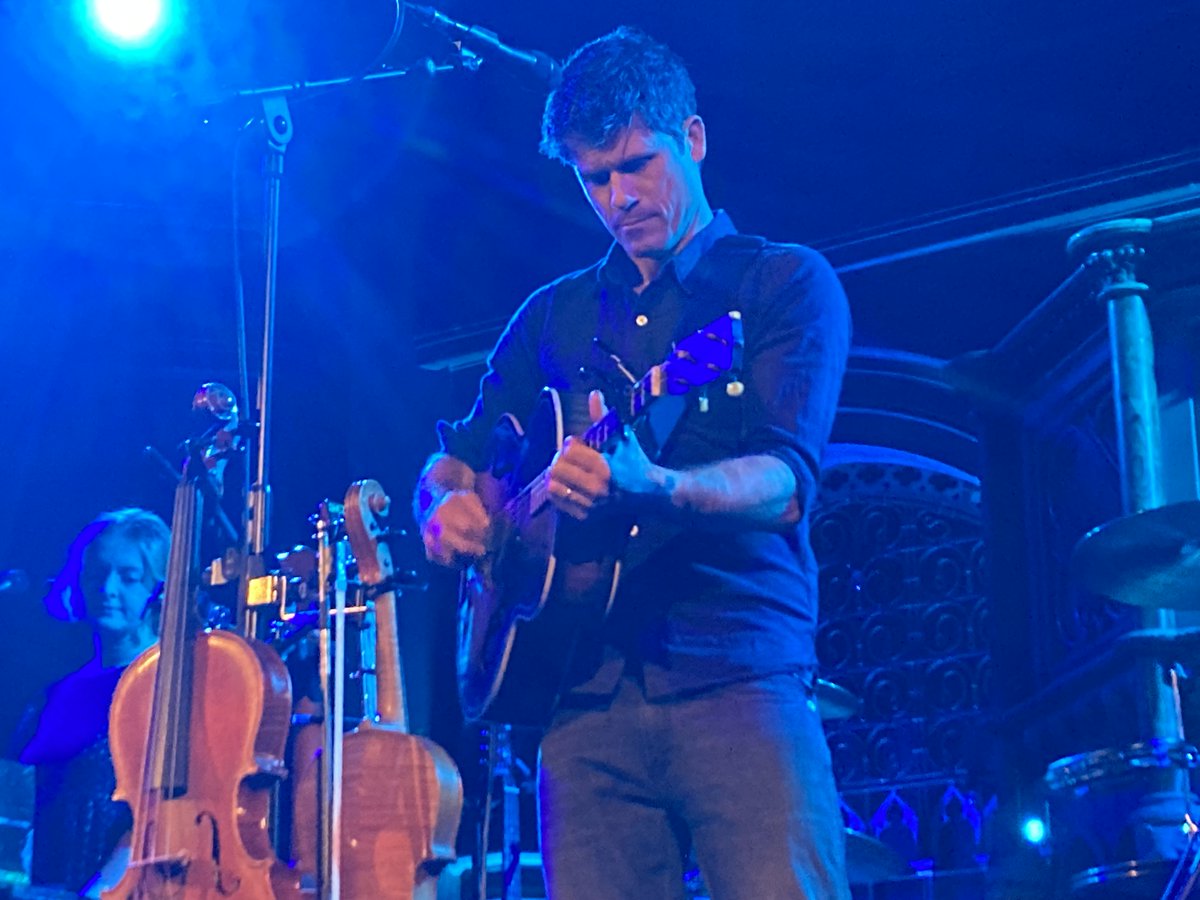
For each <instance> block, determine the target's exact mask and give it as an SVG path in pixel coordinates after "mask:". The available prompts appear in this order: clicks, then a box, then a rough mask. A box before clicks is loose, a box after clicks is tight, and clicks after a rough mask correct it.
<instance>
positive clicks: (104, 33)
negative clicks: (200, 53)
mask: <svg viewBox="0 0 1200 900" xmlns="http://www.w3.org/2000/svg"><path fill="white" fill-rule="evenodd" d="M168 3H169V0H86V5H85V20H86V24H87V25H88V26H89V27H90V28H91V29H92V30H93V31H94V32H95V36H96V37H97V38H98V39H99V40H102V41H105V42H107V43H109V44H111V45H112V46H113V47H114V49H119V50H131V51H133V50H150V49H153V48H154V47H155V46H156V45H157V44H158V43H159V42H160V41H161V40H162V39H163V37H164V36H165V35H166V32H167V29H168V27H169V25H170V11H169V9H168Z"/></svg>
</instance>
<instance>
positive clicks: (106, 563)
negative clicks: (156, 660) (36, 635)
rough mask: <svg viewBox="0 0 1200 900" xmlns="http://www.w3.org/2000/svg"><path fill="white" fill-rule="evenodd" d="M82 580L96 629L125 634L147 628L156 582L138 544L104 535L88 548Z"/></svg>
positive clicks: (89, 614)
mask: <svg viewBox="0 0 1200 900" xmlns="http://www.w3.org/2000/svg"><path fill="white" fill-rule="evenodd" d="M80 581H81V584H82V587H83V592H84V596H85V597H86V598H87V609H88V618H89V619H91V621H92V624H93V626H94V627H95V628H97V629H99V630H100V631H103V632H108V633H110V634H123V633H136V632H137V631H138V629H139V628H142V627H144V626H143V624H142V619H143V615H144V614H145V612H146V605H147V603H148V602H149V600H150V597H151V595H152V594H153V592H154V589H155V587H156V585H157V582H156V580H155V578H154V576H153V575H152V574H151V573H149V572H148V571H147V570H146V562H145V559H144V558H143V556H142V550H141V547H140V546H139V545H138V544H137V543H135V542H133V541H130V540H126V539H125V538H121V537H111V538H105V537H104V536H101V537H100V538H98V539H97V541H96V543H95V544H93V545H92V546H91V547H89V548H88V551H87V555H86V556H85V557H84V566H83V573H82V578H81V579H80ZM147 621H149V619H148V618H147Z"/></svg>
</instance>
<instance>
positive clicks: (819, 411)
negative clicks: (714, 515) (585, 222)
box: [439, 212, 850, 698]
mask: <svg viewBox="0 0 1200 900" xmlns="http://www.w3.org/2000/svg"><path fill="white" fill-rule="evenodd" d="M640 283H641V276H640V274H639V273H638V270H637V268H636V266H635V265H634V264H633V262H632V260H630V259H629V257H628V256H627V255H626V254H625V253H624V251H623V250H622V249H621V248H620V247H619V246H618V245H615V244H614V245H613V247H612V248H611V249H610V251H609V253H608V254H607V256H606V257H605V258H604V259H602V260H601V261H599V262H598V263H596V264H595V265H593V266H591V267H589V268H587V269H584V270H582V271H579V272H575V273H572V274H570V275H567V276H564V277H563V278H560V279H559V280H557V281H555V282H553V283H551V284H549V285H547V286H545V287H543V288H541V289H540V290H538V291H536V292H535V293H534V294H533V295H532V296H530V297H529V298H528V299H527V300H526V301H525V303H524V304H523V305H522V306H521V307H520V309H518V311H517V312H516V314H515V315H514V316H513V318H512V320H511V321H510V322H509V324H508V327H507V328H506V329H505V331H504V333H503V334H502V336H501V337H500V340H499V342H498V343H497V345H496V348H495V350H494V351H493V352H492V355H491V356H490V358H489V361H488V371H487V372H486V373H485V375H484V376H483V379H482V381H481V384H480V393H479V397H478V398H477V400H476V402H475V405H474V407H473V409H472V410H471V412H470V413H469V414H468V416H467V417H466V418H464V419H462V420H461V421H458V422H455V423H452V424H451V423H446V422H442V423H439V431H440V435H441V440H442V447H443V449H444V450H445V452H447V453H449V454H450V455H452V456H454V457H457V458H459V459H461V460H463V461H464V462H466V463H467V464H468V465H470V466H471V467H472V468H475V469H476V470H477V471H482V470H484V469H486V468H487V467H488V466H489V464H490V461H489V452H490V451H489V448H490V438H491V433H492V429H493V426H494V425H495V423H496V421H497V420H498V419H499V417H500V416H501V415H502V414H503V413H505V412H509V413H512V414H513V415H514V416H515V417H516V418H517V419H518V420H519V421H522V422H527V421H528V419H529V416H530V415H531V413H532V410H533V409H534V406H535V404H536V402H537V398H538V396H539V393H540V392H541V389H542V388H543V387H547V386H548V387H553V388H556V389H557V390H558V391H559V392H560V393H561V394H562V395H563V397H564V407H565V409H566V417H567V419H568V422H567V425H568V428H569V430H572V431H575V432H580V431H582V430H583V429H584V427H585V426H586V424H587V420H586V396H587V393H588V391H589V390H591V389H593V388H596V387H601V388H605V389H606V390H608V391H609V392H610V395H611V392H612V391H613V390H614V389H615V387H616V385H619V384H620V376H619V375H618V374H616V371H614V370H619V369H618V367H617V366H616V364H615V363H614V362H613V361H612V359H611V355H615V356H616V357H617V358H618V359H619V360H620V362H621V363H622V364H623V366H624V367H625V369H627V370H628V371H631V372H632V373H633V374H634V375H636V376H641V375H642V374H644V373H645V372H646V371H647V370H648V369H649V368H650V367H651V366H652V365H655V364H656V363H659V362H661V361H662V360H663V359H664V358H665V357H666V355H667V354H668V353H669V351H670V349H671V346H672V343H673V342H674V341H677V340H679V339H680V338H682V337H684V336H686V335H688V334H690V333H692V332H693V331H695V330H696V329H698V328H700V327H701V326H703V325H705V324H707V323H708V322H710V321H712V320H713V319H715V318H717V317H718V316H720V315H722V314H723V313H725V312H728V311H729V310H733V309H737V310H739V311H740V312H741V317H742V322H743V325H744V332H745V353H744V360H743V365H742V369H741V372H740V380H741V382H742V383H743V384H744V391H743V392H742V393H741V394H740V395H738V396H731V395H730V394H729V393H727V392H726V390H725V383H726V382H724V381H723V382H718V383H717V384H714V385H711V386H709V387H708V388H707V389H704V390H702V391H700V392H698V394H700V393H702V394H704V395H705V398H706V401H705V402H704V403H702V402H701V401H700V399H699V396H696V397H691V398H688V400H687V401H686V403H687V405H686V411H685V412H684V413H683V416H682V418H681V419H680V421H679V423H678V425H677V426H676V427H675V429H674V431H673V432H672V433H671V435H670V437H669V439H668V440H667V441H666V442H665V444H664V445H663V446H662V447H661V448H656V450H658V449H660V450H661V452H660V454H659V457H658V459H657V462H659V463H660V464H662V465H664V466H667V467H670V468H673V469H688V468H694V467H699V466H704V465H707V464H711V463H716V462H719V461H721V460H724V459H730V458H733V457H742V456H755V455H762V454H765V455H770V456H775V457H777V458H779V459H780V460H782V461H783V462H784V463H785V464H786V465H787V466H788V467H789V468H790V469H791V470H792V472H793V473H794V474H795V476H796V484H797V494H798V497H799V499H800V502H801V507H802V509H803V516H802V518H801V521H800V522H799V524H798V525H795V526H787V527H782V526H781V527H775V528H769V527H760V528H745V529H743V530H740V531H729V530H711V529H706V528H704V527H702V526H697V527H689V528H687V529H680V528H674V527H667V526H665V525H663V524H661V523H654V522H642V523H639V531H640V534H639V537H638V538H636V539H635V545H634V547H633V548H632V553H631V556H630V560H631V564H630V565H627V566H626V567H625V569H624V571H623V573H622V578H621V587H620V590H619V593H618V595H617V598H616V600H615V602H614V605H613V609H612V612H611V614H610V616H609V619H608V621H607V622H606V624H605V626H604V628H603V630H602V632H601V633H598V634H595V635H591V636H590V639H588V640H585V641H583V642H581V644H580V646H579V649H578V651H577V652H578V660H577V662H578V670H577V671H576V672H575V673H574V677H573V679H572V681H573V683H574V690H575V692H576V693H584V694H591V693H607V692H610V691H611V690H612V689H613V688H614V686H615V684H616V680H617V678H618V677H619V675H620V674H621V672H622V671H629V670H630V669H633V670H634V671H635V672H636V673H637V674H639V675H640V676H641V677H643V678H644V683H645V687H646V692H647V695H648V696H650V697H652V698H653V697H661V696H668V695H672V694H675V693H678V692H681V691H688V690H693V689H697V688H701V687H705V686H708V685H712V684H717V683H720V682H723V681H728V680H733V679H737V678H742V677H749V676H753V675H756V674H766V673H768V672H774V671H780V670H785V669H790V668H797V667H807V666H813V665H815V662H816V659H815V651H814V645H813V638H814V632H815V627H816V618H817V586H816V575H817V569H816V563H815V561H814V559H813V555H812V550H811V547H810V546H809V540H808V522H809V519H808V510H809V507H810V505H811V500H812V497H813V493H814V491H815V489H816V485H817V480H818V472H819V466H820V458H821V453H822V450H823V447H824V445H825V442H826V440H827V439H828V436H829V431H830V428H831V426H832V422H833V416H834V412H835V410H836V407H837V400H838V394H839V390H840V386H841V380H842V374H843V371H844V369H845V363H846V356H847V353H848V348H849V340H850V318H849V311H848V307H847V303H846V298H845V294H844V293H843V291H842V288H841V285H840V284H839V282H838V279H837V276H836V275H835V274H834V272H833V270H832V268H831V267H830V266H829V264H828V262H826V261H825V259H824V258H823V257H822V256H821V255H820V254H818V253H817V252H816V251H814V250H811V249H809V248H806V247H800V246H796V245H789V244H776V243H768V242H765V241H762V240H761V239H756V238H745V237H742V236H740V235H737V233H736V230H735V229H734V227H733V224H732V223H731V222H730V220H729V218H728V216H726V215H725V214H724V213H723V212H718V213H717V214H716V216H715V218H714V219H713V221H712V222H711V223H710V224H709V225H708V226H707V227H706V228H705V229H703V230H702V231H701V232H700V233H699V234H697V235H696V236H695V237H694V238H693V239H692V240H691V241H690V242H689V243H688V244H687V245H686V246H685V247H684V248H683V250H682V251H681V252H680V253H679V254H677V255H676V257H675V258H674V259H673V260H671V262H670V263H669V264H668V265H666V266H665V267H664V269H663V270H662V271H661V272H660V274H659V276H658V277H657V278H656V279H655V280H654V281H653V282H651V283H650V284H649V285H648V286H647V287H646V288H645V289H644V290H643V291H642V292H641V293H636V292H635V291H634V288H635V287H636V286H637V285H638V284H640ZM702 410H703V411H702ZM546 462H547V463H548V462H549V460H547V461H546Z"/></svg>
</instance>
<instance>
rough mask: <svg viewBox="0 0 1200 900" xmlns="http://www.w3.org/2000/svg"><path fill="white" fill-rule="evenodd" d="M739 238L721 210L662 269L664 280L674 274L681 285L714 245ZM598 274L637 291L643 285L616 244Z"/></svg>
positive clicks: (636, 270) (637, 273)
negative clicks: (728, 239) (723, 239)
mask: <svg viewBox="0 0 1200 900" xmlns="http://www.w3.org/2000/svg"><path fill="white" fill-rule="evenodd" d="M731 234H737V228H736V227H734V224H733V220H732V219H730V218H729V215H728V214H727V213H726V212H725V210H723V209H718V210H716V211H715V212H714V213H713V218H712V221H711V222H709V223H708V224H707V225H705V226H704V227H703V228H702V229H700V231H698V232H697V233H696V234H695V235H694V236H693V237H692V239H691V240H690V241H688V242H687V244H686V245H685V246H684V248H683V249H682V250H680V251H679V252H678V253H676V254H675V256H674V257H672V258H671V259H670V260H668V261H667V264H666V266H664V267H663V271H662V274H660V275H659V277H660V278H661V277H663V275H666V274H667V273H668V272H672V271H673V272H674V273H675V278H676V279H677V280H678V281H679V282H680V283H681V284H682V283H683V282H684V281H685V280H686V279H687V277H688V276H689V275H691V274H692V272H693V270H695V268H696V264H697V263H698V262H700V260H701V259H702V258H703V257H704V254H706V253H707V252H708V251H709V250H711V249H712V246H713V244H715V243H716V242H717V241H719V240H720V239H721V238H723V237H726V236H727V235H731ZM599 274H600V276H601V277H602V278H604V279H606V280H608V281H611V282H615V283H617V284H623V285H626V286H628V287H634V286H636V285H638V284H640V283H641V280H642V276H641V273H640V272H638V269H637V266H636V265H634V263H633V260H631V259H630V258H629V256H628V255H627V254H626V253H625V251H624V250H622V249H621V245H620V244H618V243H616V242H615V241H614V242H613V244H612V246H611V247H609V248H608V254H607V255H606V256H605V257H604V262H603V263H601V265H600V271H599Z"/></svg>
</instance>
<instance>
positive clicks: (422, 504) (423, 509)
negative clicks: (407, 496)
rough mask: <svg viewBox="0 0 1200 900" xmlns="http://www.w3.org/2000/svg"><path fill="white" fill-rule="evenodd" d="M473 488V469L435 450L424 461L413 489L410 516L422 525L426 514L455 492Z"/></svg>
mask: <svg viewBox="0 0 1200 900" xmlns="http://www.w3.org/2000/svg"><path fill="white" fill-rule="evenodd" d="M474 489H475V470H474V469H472V468H471V467H470V466H468V465H467V464H466V463H465V462H463V461H462V460H461V459H457V458H455V457H453V456H450V455H449V454H446V453H435V454H433V456H431V457H429V461H428V462H426V463H425V468H423V469H422V470H421V475H420V477H419V478H418V479H417V488H416V490H415V491H414V492H413V518H414V519H416V520H417V525H418V526H420V525H423V524H424V523H425V520H426V519H427V518H429V514H430V513H431V512H432V511H433V510H434V509H435V508H436V507H437V505H438V504H439V503H441V502H442V498H443V497H445V496H446V495H447V494H450V493H453V492H454V491H470V490H474Z"/></svg>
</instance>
